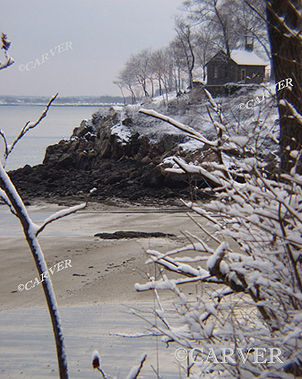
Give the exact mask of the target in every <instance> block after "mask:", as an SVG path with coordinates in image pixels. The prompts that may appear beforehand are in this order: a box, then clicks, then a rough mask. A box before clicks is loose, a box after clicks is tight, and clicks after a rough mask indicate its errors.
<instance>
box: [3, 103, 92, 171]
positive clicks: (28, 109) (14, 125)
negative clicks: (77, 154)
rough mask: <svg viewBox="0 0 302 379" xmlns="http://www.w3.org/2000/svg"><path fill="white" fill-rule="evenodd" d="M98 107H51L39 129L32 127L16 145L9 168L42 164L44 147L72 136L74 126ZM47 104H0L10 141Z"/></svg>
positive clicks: (4, 126)
mask: <svg viewBox="0 0 302 379" xmlns="http://www.w3.org/2000/svg"><path fill="white" fill-rule="evenodd" d="M97 109H98V108H97V107H94V106H91V107H90V106H88V107H73V106H62V107H51V108H50V110H49V113H48V116H47V117H46V118H45V119H44V120H43V121H42V123H41V124H40V125H39V126H38V127H37V128H36V129H33V130H31V131H30V132H29V133H28V134H27V135H26V136H25V137H24V139H23V140H22V141H21V142H19V144H18V145H16V148H15V150H14V152H13V153H12V155H11V156H10V157H9V159H8V162H7V165H6V168H7V169H15V168H18V167H23V166H24V165H25V164H29V165H31V166H32V165H35V164H38V163H42V161H43V158H44V153H45V149H46V147H47V146H49V145H52V144H54V143H56V142H58V141H59V140H61V139H63V138H69V137H70V135H71V134H72V131H73V129H74V128H75V127H77V126H79V125H80V123H81V121H82V120H83V119H87V118H90V116H91V115H92V114H93V113H94V112H95V111H96V110H97ZM43 110H44V107H42V106H36V105H34V106H21V105H20V106H6V105H3V106H0V129H2V130H3V131H4V132H5V134H6V136H7V139H8V141H9V143H11V142H12V141H13V138H14V136H16V135H17V134H18V132H19V131H20V129H21V128H22V127H23V126H24V124H25V123H26V122H27V121H36V120H37V119H38V118H39V116H40V114H41V113H42V111H43ZM0 149H1V150H0V152H1V155H2V152H3V142H2V140H1V142H0Z"/></svg>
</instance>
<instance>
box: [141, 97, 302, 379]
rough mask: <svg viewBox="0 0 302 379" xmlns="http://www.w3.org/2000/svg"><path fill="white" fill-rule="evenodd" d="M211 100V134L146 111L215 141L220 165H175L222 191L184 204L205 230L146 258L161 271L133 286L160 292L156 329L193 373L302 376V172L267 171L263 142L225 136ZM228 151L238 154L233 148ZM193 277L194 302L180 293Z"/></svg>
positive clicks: (219, 114) (262, 132)
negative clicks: (170, 304)
mask: <svg viewBox="0 0 302 379" xmlns="http://www.w3.org/2000/svg"><path fill="white" fill-rule="evenodd" d="M209 100H210V106H209V115H210V117H211V119H212V122H213V123H214V125H215V127H216V128H217V131H218V133H217V139H215V140H211V141H207V140H206V139H205V138H204V137H203V136H202V135H201V134H200V133H199V132H196V131H194V130H193V129H191V128H189V127H186V126H185V125H183V124H180V123H178V122H176V121H175V120H171V119H167V118H165V117H164V116H161V115H159V114H157V113H154V112H151V111H149V110H141V112H143V113H145V114H149V115H151V116H153V117H161V118H162V119H164V120H166V121H168V122H169V123H170V124H173V125H174V126H176V127H178V128H180V129H182V130H185V131H186V132H187V133H188V134H189V135H190V136H191V137H192V138H195V139H198V140H200V141H203V142H204V143H205V144H208V146H209V147H210V148H211V149H213V150H214V151H215V152H216V154H217V162H212V163H207V162H205V163H204V164H201V165H200V166H196V165H195V166H194V165H190V164H186V163H184V162H183V161H182V160H180V159H177V158H175V159H174V161H175V165H177V166H178V168H173V169H172V170H175V171H177V170H179V171H181V172H183V171H185V172H187V173H188V174H194V175H196V174H199V175H202V176H204V177H206V178H207V179H208V180H209V181H210V182H211V183H212V189H211V192H212V193H213V194H214V195H215V198H214V199H213V200H212V201H210V202H209V203H206V204H204V203H203V204H200V203H185V204H186V206H187V207H188V208H189V210H190V211H191V212H190V214H189V216H190V217H191V219H192V220H193V221H194V222H195V223H196V224H197V225H198V226H199V228H200V234H199V235H192V234H190V233H186V236H187V238H188V241H189V242H188V245H186V246H184V247H183V248H178V249H175V250H172V251H168V252H159V251H154V250H149V251H148V252H147V254H148V256H149V259H148V262H149V263H150V262H152V263H153V262H154V263H155V264H156V265H157V266H159V267H160V272H161V275H160V277H157V278H156V279H155V278H154V277H151V278H150V281H149V282H148V283H145V284H136V290H137V291H147V290H153V291H154V292H155V295H156V299H157V306H156V309H155V312H156V314H157V316H158V322H157V325H156V326H155V325H154V326H153V331H154V335H157V336H162V339H163V341H165V342H166V343H168V344H170V343H173V342H174V343H176V345H178V346H175V348H178V349H179V346H181V347H182V348H183V349H185V350H183V351H186V352H187V354H186V355H185V356H184V360H183V361H182V363H183V368H184V370H185V371H186V374H187V376H188V377H191V378H193V377H194V378H203V377H206V375H208V377H217V376H218V375H219V376H224V377H231V378H234V377H236V378H250V377H263V378H264V377H270V378H286V377H293V375H302V358H301V357H302V311H301V309H302V270H301V264H302V256H301V247H302V188H301V184H302V176H301V175H298V174H296V173H295V169H292V170H291V173H290V174H278V173H277V171H276V172H274V173H272V172H269V171H268V170H267V169H266V167H267V165H266V162H265V161H264V160H262V159H261V154H260V153H261V151H260V152H259V148H258V147H257V144H256V145H255V144H254V143H253V144H250V143H249V142H250V141H249V138H246V137H244V136H237V138H234V136H230V135H228V134H227V133H226V131H227V129H228V124H227V121H226V120H225V119H224V118H223V117H222V112H221V109H220V108H219V106H218V105H217V104H216V103H215V101H214V99H212V98H211V96H210V95H209ZM263 127H264V128H265V129H263V128H260V127H259V125H256V126H255V134H254V135H250V139H252V140H253V141H255V140H257V141H260V140H261V139H262V142H261V143H263V141H264V139H265V133H266V132H267V131H268V130H270V127H269V125H268V126H267V125H264V126H263ZM257 130H258V136H259V138H257V136H256V131H257ZM255 137H256V138H255ZM231 148H232V151H233V154H226V151H227V150H228V149H229V150H231ZM297 157H299V154H298V152H292V158H293V159H298V158H297ZM226 158H227V159H226ZM194 215H195V216H196V217H195V216H194ZM189 284H191V285H192V284H198V285H199V286H198V291H197V293H196V296H195V297H194V299H193V300H192V296H190V297H188V296H186V295H185V293H184V291H183V286H184V285H189ZM163 290H169V291H172V292H173V293H174V295H175V301H174V308H173V310H172V311H171V310H170V311H169V310H168V309H166V308H165V306H164V305H163V303H162V302H161V299H160V291H163ZM218 373H219V374H218Z"/></svg>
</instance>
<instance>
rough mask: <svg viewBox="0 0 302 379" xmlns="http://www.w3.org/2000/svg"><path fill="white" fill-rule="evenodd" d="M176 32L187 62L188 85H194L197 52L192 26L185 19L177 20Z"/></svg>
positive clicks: (176, 42)
mask: <svg viewBox="0 0 302 379" xmlns="http://www.w3.org/2000/svg"><path fill="white" fill-rule="evenodd" d="M175 30H176V33H177V37H176V39H175V44H176V45H179V46H180V48H181V50H182V54H183V57H184V59H185V62H186V67H187V72H188V87H189V88H192V86H193V70H194V67H195V52H194V45H193V35H192V28H191V26H190V25H189V24H186V23H185V22H184V21H183V20H181V19H177V20H176V29H175Z"/></svg>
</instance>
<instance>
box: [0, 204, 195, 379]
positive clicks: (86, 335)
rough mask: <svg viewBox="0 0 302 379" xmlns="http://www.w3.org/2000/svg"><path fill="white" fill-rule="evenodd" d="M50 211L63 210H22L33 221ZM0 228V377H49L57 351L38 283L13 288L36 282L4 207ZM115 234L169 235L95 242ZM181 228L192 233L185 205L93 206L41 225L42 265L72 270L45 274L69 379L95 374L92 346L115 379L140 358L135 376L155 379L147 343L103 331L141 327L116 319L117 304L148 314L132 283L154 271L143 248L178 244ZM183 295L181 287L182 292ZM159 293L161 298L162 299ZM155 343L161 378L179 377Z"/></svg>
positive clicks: (170, 353)
mask: <svg viewBox="0 0 302 379" xmlns="http://www.w3.org/2000/svg"><path fill="white" fill-rule="evenodd" d="M59 209H62V207H59V206H57V205H51V204H38V205H34V206H30V207H29V211H30V213H31V215H32V218H33V220H34V221H35V222H40V221H42V220H43V219H44V218H45V217H48V216H49V215H50V214H51V213H52V212H55V211H57V210H59ZM0 229H1V237H0V238H1V244H0V257H1V258H0V259H1V285H0V296H1V312H0V341H1V342H0V353H1V354H0V355H1V359H0V365H1V369H0V378H6V379H7V378H19V377H20V378H30V379H31V378H41V377H43V378H55V377H57V376H58V374H57V363H56V354H55V347H54V341H53V336H52V334H51V324H50V320H49V316H48V313H47V310H46V306H45V300H44V296H43V292H42V286H41V284H40V285H37V286H36V287H34V288H32V289H30V290H28V291H26V290H25V289H24V290H23V291H21V292H20V291H18V290H17V287H18V285H19V284H23V285H24V284H26V282H28V281H29V280H34V278H35V277H37V276H38V275H37V272H36V269H35V267H34V264H33V258H32V256H31V254H30V252H29V250H28V247H27V245H26V243H25V241H24V238H23V236H22V232H21V230H20V226H19V224H18V221H17V220H16V219H15V218H14V217H13V216H12V215H10V214H9V213H8V211H7V209H6V208H5V207H0ZM117 230H124V231H129V230H133V231H144V232H165V233H171V234H174V235H175V237H173V238H144V239H121V240H102V239H100V238H97V237H94V234H96V233H100V232H115V231H117ZM182 230H190V231H191V232H193V233H194V232H195V233H196V232H197V227H196V226H195V225H194V224H193V222H191V221H190V220H189V218H188V217H187V215H186V209H185V208H184V209H177V208H174V209H163V208H160V209H157V208H143V207H136V206H134V207H124V208H121V207H112V206H105V205H93V204H92V205H90V206H89V207H88V208H87V209H85V210H83V211H81V212H79V213H77V214H74V215H71V216H68V217H67V218H65V219H62V220H60V221H57V222H55V223H53V224H51V225H49V227H48V228H47V229H46V230H45V231H44V232H43V233H42V234H41V237H40V243H41V246H42V248H43V250H44V254H45V257H46V260H47V263H48V266H49V267H55V264H56V263H58V262H60V261H65V260H71V266H72V267H66V268H64V269H62V270H60V271H59V272H54V274H53V276H52V281H53V286H54V289H55V292H56V297H57V301H58V305H59V310H60V314H61V318H62V325H63V330H64V332H65V339H66V346H67V355H68V362H69V366H70V373H71V376H70V377H71V378H73V377H74V378H83V379H84V378H90V377H91V378H93V377H99V375H98V374H97V373H96V372H93V370H92V368H91V366H90V364H91V353H92V351H93V350H94V349H98V350H100V352H101V356H102V360H103V362H104V363H103V367H104V368H105V369H106V370H107V372H108V373H110V374H111V375H112V377H115V378H124V377H125V376H126V373H127V372H128V371H129V369H130V368H131V366H133V365H135V364H136V363H137V362H138V361H139V359H140V356H141V354H142V353H144V352H146V353H148V356H149V358H148V361H147V363H146V368H145V370H144V371H143V374H142V375H141V377H142V378H151V377H154V374H153V373H152V369H151V366H150V365H151V364H152V365H153V366H156V341H155V339H154V338H153V339H151V338H142V339H139V340H136V339H135V340H133V339H128V338H122V337H118V336H113V335H110V333H112V332H113V333H116V332H120V333H130V334H135V333H137V332H138V331H143V330H146V328H147V324H146V323H145V322H143V321H141V320H139V319H137V317H135V316H129V315H125V314H124V312H125V308H124V306H125V305H131V306H134V307H135V306H137V307H138V308H140V310H142V309H146V308H148V309H149V311H150V309H152V307H153V294H152V293H151V292H144V293H137V292H136V291H135V289H134V284H135V283H136V282H139V283H145V282H146V281H147V273H149V274H151V275H154V266H153V265H150V266H147V265H146V264H145V261H146V259H147V256H146V253H145V251H146V249H158V250H159V251H167V250H168V249H172V248H175V247H177V246H182V245H183V244H184V242H185V238H184V237H183V235H182V234H181V231H182ZM190 290H191V289H190V288H185V289H184V291H186V292H187V293H188V292H189V291H190ZM163 296H164V298H165V299H166V300H167V301H168V300H169V296H171V295H169V294H168V293H167V294H163ZM150 315H151V313H150V314H149V316H150ZM151 319H152V315H151ZM153 319H154V316H153ZM159 346H160V347H159V351H160V367H161V369H162V371H163V372H164V377H165V378H175V377H179V375H178V372H179V365H178V363H177V361H176V360H175V355H174V354H175V349H176V348H177V346H173V347H172V348H170V349H168V350H167V349H165V346H164V344H162V343H161V342H160V341H159ZM175 375H176V376H175Z"/></svg>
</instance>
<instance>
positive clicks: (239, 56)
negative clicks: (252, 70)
mask: <svg viewBox="0 0 302 379" xmlns="http://www.w3.org/2000/svg"><path fill="white" fill-rule="evenodd" d="M231 59H233V61H234V62H236V63H237V64H239V65H249V66H267V63H266V62H265V61H264V60H263V59H262V58H260V57H258V55H257V54H255V53H254V52H253V51H247V50H241V49H236V50H232V52H231Z"/></svg>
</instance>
